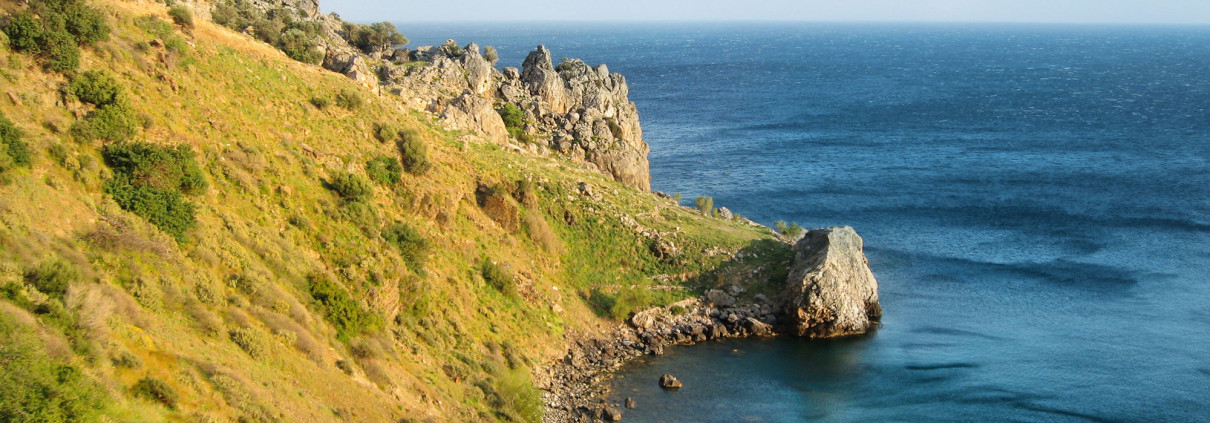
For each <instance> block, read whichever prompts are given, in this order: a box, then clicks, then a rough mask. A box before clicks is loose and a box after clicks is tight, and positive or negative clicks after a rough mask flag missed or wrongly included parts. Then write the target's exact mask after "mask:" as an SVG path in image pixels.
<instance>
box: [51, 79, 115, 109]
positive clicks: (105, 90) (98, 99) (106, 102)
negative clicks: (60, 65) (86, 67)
mask: <svg viewBox="0 0 1210 423" xmlns="http://www.w3.org/2000/svg"><path fill="white" fill-rule="evenodd" d="M64 91H65V92H66V93H67V94H68V95H71V96H74V97H75V98H77V99H79V100H80V101H82V102H85V103H88V104H92V105H94V106H97V107H105V106H110V105H115V104H118V103H119V102H122V101H124V100H125V96H126V92H125V90H124V89H123V87H122V85H121V84H119V83H118V80H116V79H114V78H113V77H112V76H109V74H107V73H105V72H101V71H87V72H84V73H81V74H79V75H76V76H75V77H73V78H72V79H71V83H69V84H67V87H66V88H65V89H64Z"/></svg>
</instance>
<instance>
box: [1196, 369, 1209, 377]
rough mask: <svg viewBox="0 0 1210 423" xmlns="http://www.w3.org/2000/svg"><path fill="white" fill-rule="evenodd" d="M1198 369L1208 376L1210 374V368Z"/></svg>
mask: <svg viewBox="0 0 1210 423" xmlns="http://www.w3.org/2000/svg"><path fill="white" fill-rule="evenodd" d="M1197 371H1199V372H1201V373H1202V374H1204V375H1206V376H1210V369H1207V368H1201V369H1197Z"/></svg>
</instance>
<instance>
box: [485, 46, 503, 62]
mask: <svg viewBox="0 0 1210 423" xmlns="http://www.w3.org/2000/svg"><path fill="white" fill-rule="evenodd" d="M483 58H484V59H487V61H488V62H491V63H492V64H493V65H494V64H496V62H498V61H500V53H498V52H497V51H496V48H495V47H493V46H487V47H484V48H483Z"/></svg>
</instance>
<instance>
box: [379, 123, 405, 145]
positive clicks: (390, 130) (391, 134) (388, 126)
mask: <svg viewBox="0 0 1210 423" xmlns="http://www.w3.org/2000/svg"><path fill="white" fill-rule="evenodd" d="M401 131H403V129H401V128H400V127H399V125H396V124H394V123H391V122H380V123H376V124H374V138H375V139H377V140H378V141H379V142H388V141H395V140H398V139H399V138H400V137H401V135H400V133H401Z"/></svg>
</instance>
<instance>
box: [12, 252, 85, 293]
mask: <svg viewBox="0 0 1210 423" xmlns="http://www.w3.org/2000/svg"><path fill="white" fill-rule="evenodd" d="M24 276H25V282H27V283H29V284H30V285H32V286H33V287H34V289H37V290H38V291H39V292H41V293H43V294H46V295H49V296H51V297H53V298H59V299H62V298H63V296H64V295H67V287H69V286H71V284H73V283H76V282H79V281H80V279H81V276H80V271H79V270H77V269H76V267H75V266H73V265H72V264H71V263H68V262H66V261H62V260H51V261H46V262H43V263H42V264H39V265H38V266H37V267H34V268H31V269H28V270H26V271H25V275H24Z"/></svg>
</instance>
